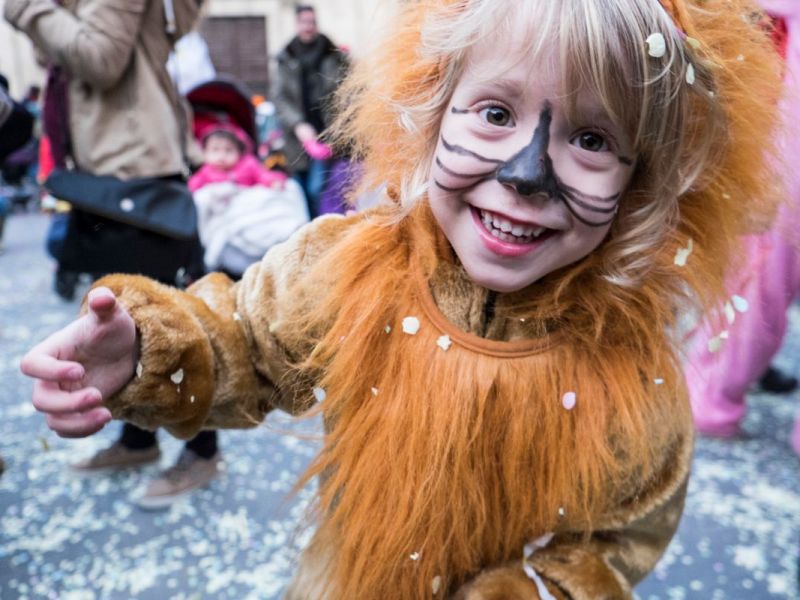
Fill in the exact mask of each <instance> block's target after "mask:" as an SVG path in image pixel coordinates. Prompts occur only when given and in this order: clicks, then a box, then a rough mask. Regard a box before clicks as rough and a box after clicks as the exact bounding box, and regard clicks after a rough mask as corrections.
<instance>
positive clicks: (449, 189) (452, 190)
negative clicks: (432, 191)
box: [433, 177, 493, 193]
mask: <svg viewBox="0 0 800 600" xmlns="http://www.w3.org/2000/svg"><path fill="white" fill-rule="evenodd" d="M490 179H493V178H492V177H483V178H481V179H478V180H477V181H475V182H474V183H471V184H469V185H465V186H464V187H457V188H454V187H448V186H446V185H443V184H441V183H439V181H437V180H436V179H435V178H434V180H433V182H434V183H435V184H436V187H438V188H439V189H440V190H444V191H445V192H450V193H457V192H468V191H469V190H471V189H473V188H476V187H478V186H479V185H480V184H482V183H484V182H485V181H489V180H490Z"/></svg>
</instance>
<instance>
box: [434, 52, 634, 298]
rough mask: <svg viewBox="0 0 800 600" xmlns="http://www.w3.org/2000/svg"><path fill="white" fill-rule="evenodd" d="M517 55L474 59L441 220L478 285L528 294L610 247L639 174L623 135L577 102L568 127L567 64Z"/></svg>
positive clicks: (453, 127) (445, 176)
mask: <svg viewBox="0 0 800 600" xmlns="http://www.w3.org/2000/svg"><path fill="white" fill-rule="evenodd" d="M509 50H510V49H509V47H508V44H497V43H495V44H494V45H492V44H490V43H488V42H486V43H481V44H479V45H478V46H477V47H475V48H474V49H473V50H472V51H471V53H470V61H469V64H468V66H467V67H466V70H465V72H464V75H463V76H462V78H461V80H460V81H459V82H458V84H457V85H456V88H455V90H454V93H453V97H452V99H451V101H450V104H449V105H448V107H447V110H446V113H445V115H444V118H443V120H442V125H441V131H440V138H439V143H438V146H437V148H436V153H435V157H434V162H433V165H432V169H431V173H432V175H431V182H430V194H429V198H430V203H431V207H432V210H433V213H434V215H435V217H436V219H437V221H438V223H439V225H440V226H441V228H442V230H443V231H444V233H445V235H446V236H447V239H448V240H449V241H450V244H451V245H452V246H453V248H454V250H455V252H456V254H457V255H458V257H459V259H460V260H461V262H462V264H463V265H464V268H465V269H466V271H467V273H468V274H469V276H470V277H471V278H472V279H473V280H474V281H475V282H476V283H478V284H479V285H482V286H484V287H486V288H489V289H492V290H496V291H499V292H513V291H516V290H520V289H522V288H525V287H526V286H528V285H530V284H531V283H533V282H535V281H537V280H539V279H540V278H542V277H544V276H545V275H547V274H548V273H551V272H552V271H554V270H556V269H559V268H561V267H564V266H566V265H569V264H571V263H574V262H576V261H578V260H580V259H581V258H583V257H585V256H586V255H588V254H589V253H590V252H591V251H592V250H594V249H595V248H597V246H598V245H599V244H600V243H601V242H602V241H603V239H604V238H605V236H606V234H607V233H608V230H609V229H610V227H611V223H612V222H613V220H614V217H615V215H616V209H617V204H618V202H619V200H620V196H621V194H622V193H623V191H624V190H625V188H626V186H627V184H628V182H629V181H630V178H631V175H632V173H633V169H634V163H635V157H634V156H632V150H631V144H630V141H629V140H628V139H627V136H626V134H625V132H624V131H621V130H620V129H619V128H618V127H616V126H615V125H614V124H613V123H612V122H611V120H610V119H609V118H608V117H607V116H606V115H605V111H604V110H603V107H602V105H601V104H600V102H599V101H598V100H597V99H595V98H593V97H592V96H590V95H585V96H583V95H580V94H579V95H578V98H577V100H578V101H577V106H578V109H579V110H578V113H579V115H580V116H579V119H578V122H574V123H572V122H568V120H567V116H566V114H565V101H564V98H563V97H562V93H561V90H560V89H559V85H558V80H557V78H556V76H555V75H553V73H554V72H557V62H556V61H557V58H556V57H555V55H551V56H549V57H547V56H545V57H544V58H543V59H540V60H538V61H537V63H536V64H531V61H530V60H522V61H517V62H516V64H509V59H508V56H509Z"/></svg>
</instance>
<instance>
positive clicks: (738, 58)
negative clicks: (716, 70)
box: [736, 54, 744, 62]
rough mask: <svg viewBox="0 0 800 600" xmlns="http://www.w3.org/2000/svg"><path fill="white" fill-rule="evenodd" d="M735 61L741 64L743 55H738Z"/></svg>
mask: <svg viewBox="0 0 800 600" xmlns="http://www.w3.org/2000/svg"><path fill="white" fill-rule="evenodd" d="M736 60H738V61H739V62H742V61H743V60H744V54H740V55H739V56H737V57H736Z"/></svg>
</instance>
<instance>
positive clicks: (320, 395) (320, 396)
mask: <svg viewBox="0 0 800 600" xmlns="http://www.w3.org/2000/svg"><path fill="white" fill-rule="evenodd" d="M327 397H328V395H327V394H326V393H325V390H323V389H322V388H319V387H317V388H314V398H316V399H317V402H324V401H325V398H327Z"/></svg>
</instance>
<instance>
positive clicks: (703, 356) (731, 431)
mask: <svg viewBox="0 0 800 600" xmlns="http://www.w3.org/2000/svg"><path fill="white" fill-rule="evenodd" d="M760 3H761V5H762V6H763V7H764V9H765V10H767V11H768V12H770V13H771V14H773V15H775V16H778V17H782V18H783V19H785V21H786V26H787V31H788V44H787V48H786V92H785V97H784V100H783V102H782V104H781V110H782V111H783V113H784V115H785V125H784V127H783V129H782V131H781V132H780V136H781V138H780V141H781V153H782V157H783V159H784V160H785V161H786V167H787V168H786V169H785V171H786V175H785V177H786V191H787V193H788V198H787V201H786V203H784V204H783V205H782V206H781V208H780V210H779V213H778V215H777V218H776V220H775V224H774V225H773V227H772V229H771V230H770V231H768V232H767V233H764V234H761V235H757V236H749V237H748V238H746V239H745V240H744V243H745V248H746V251H747V257H748V261H749V264H748V265H747V267H746V268H744V269H742V272H743V273H744V276H743V277H742V278H739V279H734V280H732V285H731V294H737V295H739V296H742V297H743V298H745V299H746V300H747V302H748V303H749V309H748V311H747V312H745V313H744V314H737V315H736V321H735V323H734V324H733V325H730V326H728V324H727V322H726V323H725V326H726V327H727V328H728V330H729V339H728V340H727V341H723V344H722V347H721V349H720V350H719V352H717V353H712V352H710V351H709V350H708V342H709V341H710V340H712V338H714V337H715V336H717V335H719V333H720V331H719V329H721V327H720V326H719V325H717V327H716V330H715V329H712V326H710V325H708V324H706V325H704V327H703V328H702V329H701V330H700V332H699V334H698V335H697V336H696V337H697V339H696V340H694V341H695V342H697V343H696V345H693V349H692V352H691V354H690V356H689V360H688V365H687V367H686V377H687V383H688V386H689V393H690V397H691V402H692V411H693V413H694V418H695V424H696V426H697V429H698V430H699V431H700V432H701V433H707V434H710V435H717V436H732V435H735V434H736V433H737V432H738V429H739V423H740V422H741V420H742V419H743V418H744V415H745V412H746V405H745V394H746V392H747V390H748V388H749V387H750V385H751V384H752V383H753V382H755V381H756V380H757V379H759V377H761V375H762V374H763V373H764V372H765V371H766V370H767V368H768V367H769V365H770V362H771V360H772V357H773V356H774V355H775V353H776V352H777V351H778V350H779V349H780V346H781V342H782V341H783V337H784V334H785V332H786V327H787V311H788V309H789V307H790V306H791V304H792V301H793V299H794V298H795V297H797V296H798V295H800V169H798V168H797V166H796V164H792V163H795V162H796V161H797V160H798V158H800V136H798V134H799V133H800V1H799V0H760ZM791 441H792V446H793V447H794V450H795V452H797V453H798V454H800V416H798V418H797V420H796V421H795V425H794V431H793V433H792V440H791Z"/></svg>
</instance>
